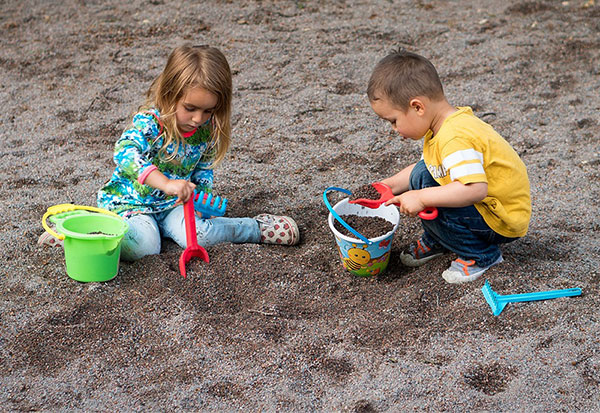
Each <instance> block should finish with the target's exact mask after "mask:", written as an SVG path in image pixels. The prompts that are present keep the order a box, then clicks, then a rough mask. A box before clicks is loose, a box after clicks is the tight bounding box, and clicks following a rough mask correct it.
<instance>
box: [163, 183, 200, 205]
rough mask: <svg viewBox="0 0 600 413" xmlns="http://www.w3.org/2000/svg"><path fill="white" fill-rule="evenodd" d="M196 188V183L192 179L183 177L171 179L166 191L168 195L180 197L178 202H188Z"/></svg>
mask: <svg viewBox="0 0 600 413" xmlns="http://www.w3.org/2000/svg"><path fill="white" fill-rule="evenodd" d="M195 188H196V185H195V184H193V183H191V182H190V181H186V180H183V179H169V182H167V185H166V186H165V189H164V192H165V193H166V194H167V195H176V196H177V198H178V199H177V202H186V201H187V200H188V199H190V197H191V196H192V194H193V193H194V189H195Z"/></svg>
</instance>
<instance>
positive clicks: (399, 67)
mask: <svg viewBox="0 0 600 413" xmlns="http://www.w3.org/2000/svg"><path fill="white" fill-rule="evenodd" d="M367 96H368V97H369V100H370V101H375V100H378V99H382V98H383V99H388V100H389V101H390V102H391V103H392V104H393V105H394V106H397V107H398V108H399V109H402V110H406V109H408V106H409V102H410V100H411V99H413V98H415V97H417V96H425V97H427V98H429V99H431V100H440V99H443V98H444V89H443V87H442V82H441V81H440V77H439V75H438V73H437V70H435V67H434V66H433V64H432V63H431V62H430V61H429V60H427V59H426V58H424V57H423V56H420V55H418V54H416V53H412V52H409V51H406V50H403V49H400V50H395V51H393V52H392V53H390V54H389V55H387V56H386V57H384V58H383V59H381V60H380V61H379V63H377V66H375V69H373V73H372V74H371V78H370V79H369V86H368V87H367Z"/></svg>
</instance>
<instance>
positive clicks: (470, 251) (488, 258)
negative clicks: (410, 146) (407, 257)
mask: <svg viewBox="0 0 600 413" xmlns="http://www.w3.org/2000/svg"><path fill="white" fill-rule="evenodd" d="M433 186H439V184H438V183H437V182H436V181H435V179H433V177H432V176H431V174H430V173H429V171H428V170H427V167H426V166H425V162H424V161H423V160H422V159H421V160H420V161H419V162H417V164H416V165H415V167H414V169H413V170H412V172H411V174H410V183H409V188H410V189H411V190H412V189H423V188H430V187H433ZM421 223H422V224H423V229H424V230H425V233H424V234H423V241H424V242H425V244H426V245H428V246H433V245H436V244H438V245H441V246H442V247H444V248H446V249H448V250H450V251H452V252H454V253H456V254H457V255H458V256H459V257H460V258H463V259H467V260H475V262H476V263H477V265H478V266H480V267H487V266H489V265H491V264H492V263H494V261H496V260H497V259H498V258H499V257H500V255H501V253H500V248H499V247H498V244H504V243H507V242H512V241H514V240H516V239H518V238H507V237H504V236H502V235H500V234H498V233H496V232H494V231H493V230H492V229H491V228H490V227H489V226H488V225H487V224H486V223H485V221H484V220H483V217H482V216H481V214H480V213H479V211H477V209H476V208H475V207H474V206H473V205H469V206H466V207H461V208H447V207H444V208H438V217H437V218H436V219H434V220H431V221H428V220H425V219H422V220H421Z"/></svg>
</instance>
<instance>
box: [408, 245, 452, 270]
mask: <svg viewBox="0 0 600 413" xmlns="http://www.w3.org/2000/svg"><path fill="white" fill-rule="evenodd" d="M444 252H446V249H445V248H444V247H442V246H441V245H434V246H433V247H429V246H428V245H427V244H425V242H423V238H421V239H420V240H418V241H417V242H413V243H412V244H410V246H409V247H408V251H407V252H402V253H401V254H400V261H402V264H404V265H406V266H408V267H418V266H420V265H423V264H425V263H426V262H427V261H430V260H432V259H434V258H435V257H439V256H440V255H442V254H443V253H444Z"/></svg>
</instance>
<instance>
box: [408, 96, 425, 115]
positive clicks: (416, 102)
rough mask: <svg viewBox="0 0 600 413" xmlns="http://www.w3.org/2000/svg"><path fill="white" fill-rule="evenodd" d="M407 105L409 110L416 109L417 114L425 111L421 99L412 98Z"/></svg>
mask: <svg viewBox="0 0 600 413" xmlns="http://www.w3.org/2000/svg"><path fill="white" fill-rule="evenodd" d="M408 106H409V108H410V110H416V111H417V114H418V115H423V113H425V103H424V102H423V100H422V99H419V98H413V99H411V100H410V102H408Z"/></svg>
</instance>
